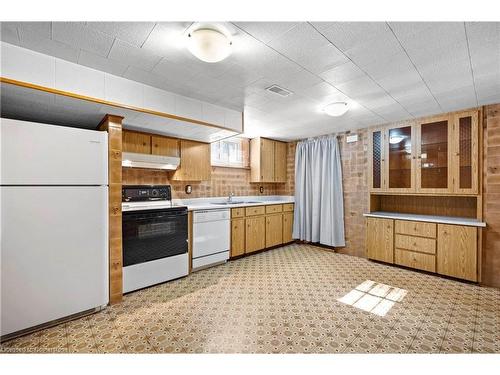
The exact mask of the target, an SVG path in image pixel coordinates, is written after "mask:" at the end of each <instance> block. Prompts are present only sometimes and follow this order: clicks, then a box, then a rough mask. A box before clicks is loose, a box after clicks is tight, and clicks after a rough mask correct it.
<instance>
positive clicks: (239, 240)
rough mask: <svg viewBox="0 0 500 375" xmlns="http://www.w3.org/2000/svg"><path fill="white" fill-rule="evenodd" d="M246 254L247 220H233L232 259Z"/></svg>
mask: <svg viewBox="0 0 500 375" xmlns="http://www.w3.org/2000/svg"><path fill="white" fill-rule="evenodd" d="M243 254H245V219H233V220H231V258H232V257H237V256H239V255H243Z"/></svg>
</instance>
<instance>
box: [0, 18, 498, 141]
mask: <svg viewBox="0 0 500 375" xmlns="http://www.w3.org/2000/svg"><path fill="white" fill-rule="evenodd" d="M196 25H197V24H194V23H192V22H185V23H183V22H161V23H154V22H137V23H134V22H87V23H85V22H68V23H65V22H39V23H36V22H2V27H1V31H2V32H1V40H3V41H5V42H7V43H11V44H16V45H19V46H22V47H24V48H28V49H32V50H35V51H38V52H42V53H45V54H48V55H52V56H55V57H58V58H62V59H65V60H69V61H72V62H75V63H78V64H82V65H85V66H89V67H91V68H94V69H98V70H102V71H105V72H108V73H111V74H115V75H118V76H123V77H125V78H128V79H132V80H135V81H138V82H142V83H145V84H148V85H152V86H156V87H159V88H162V89H165V90H168V91H172V92H175V93H178V94H181V95H185V96H189V97H193V98H196V99H200V100H203V101H207V102H210V103H213V104H217V105H221V106H225V107H228V108H232V109H236V110H244V113H245V133H247V134H249V135H250V136H254V135H263V136H270V137H276V138H281V139H298V138H304V137H310V136H315V135H320V134H326V133H332V132H337V131H342V130H347V129H356V128H362V127H368V126H373V125H376V124H380V123H386V122H392V121H398V120H404V119H409V118H412V117H420V116H425V115H430V114H435V113H440V112H447V111H453V110H457V109H463V108H469V107H475V106H478V105H484V104H489V103H497V102H500V23H495V22H490V23H480V22H466V23H463V22H415V23H412V22H389V23H385V22H318V23H316V22H312V23H310V22H297V23H294V22H236V23H230V22H227V23H219V24H217V25H218V26H220V27H224V28H226V29H227V30H228V31H229V32H230V33H231V35H232V38H233V53H232V55H231V56H230V57H229V58H227V59H226V60H224V61H222V62H220V63H216V64H208V63H204V62H201V61H199V60H197V59H196V58H194V57H193V56H192V55H191V54H190V53H189V52H188V51H187V50H186V48H185V38H186V36H185V35H186V31H187V30H189V29H190V28H193V27H196ZM272 84H278V85H280V86H282V87H284V88H286V89H288V90H291V91H293V92H294V94H293V95H291V96H289V97H286V98H282V97H279V96H276V95H275V94H272V93H269V92H267V91H265V88H267V87H268V86H270V85H272ZM340 100H342V101H346V100H347V101H350V102H353V103H354V104H353V108H352V109H351V110H350V111H349V112H348V113H347V114H346V115H344V116H342V117H339V118H331V117H328V116H326V115H325V114H324V113H322V112H321V109H322V108H323V107H324V105H326V104H328V103H330V102H334V101H340Z"/></svg>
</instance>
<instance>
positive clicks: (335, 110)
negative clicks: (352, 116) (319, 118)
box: [323, 102, 349, 117]
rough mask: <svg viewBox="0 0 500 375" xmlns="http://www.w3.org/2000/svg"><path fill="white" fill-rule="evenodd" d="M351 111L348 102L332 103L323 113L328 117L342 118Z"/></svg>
mask: <svg viewBox="0 0 500 375" xmlns="http://www.w3.org/2000/svg"><path fill="white" fill-rule="evenodd" d="M348 110H349V104H348V103H346V102H336V103H330V104H328V105H327V106H325V108H323V112H325V113H326V114H327V115H328V116H332V117H339V116H342V115H343V114H344V113H346V112H347V111H348Z"/></svg>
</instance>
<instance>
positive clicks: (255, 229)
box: [245, 216, 266, 254]
mask: <svg viewBox="0 0 500 375" xmlns="http://www.w3.org/2000/svg"><path fill="white" fill-rule="evenodd" d="M265 247H266V217H265V216H257V217H250V218H246V219H245V253H247V254H248V253H253V252H254V251H258V250H262V249H264V248H265Z"/></svg>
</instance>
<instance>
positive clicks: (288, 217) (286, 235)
mask: <svg viewBox="0 0 500 375" xmlns="http://www.w3.org/2000/svg"><path fill="white" fill-rule="evenodd" d="M292 232H293V212H285V213H283V243H289V242H292V241H293V238H292Z"/></svg>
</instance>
